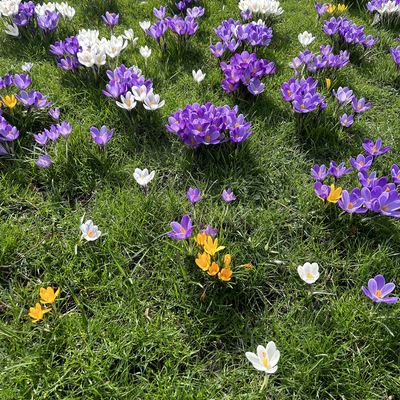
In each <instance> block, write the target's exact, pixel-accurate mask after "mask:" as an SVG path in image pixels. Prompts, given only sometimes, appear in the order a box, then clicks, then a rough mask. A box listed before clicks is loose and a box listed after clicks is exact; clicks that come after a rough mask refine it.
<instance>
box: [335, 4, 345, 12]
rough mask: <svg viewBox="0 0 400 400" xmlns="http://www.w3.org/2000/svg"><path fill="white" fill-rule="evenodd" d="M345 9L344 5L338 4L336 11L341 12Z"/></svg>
mask: <svg viewBox="0 0 400 400" xmlns="http://www.w3.org/2000/svg"><path fill="white" fill-rule="evenodd" d="M346 8H347V7H346V6H345V5H344V4H340V3H339V4H338V6H337V9H338V11H339V12H343V11H344V10H345V9H346Z"/></svg>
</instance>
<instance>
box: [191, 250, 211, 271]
mask: <svg viewBox="0 0 400 400" xmlns="http://www.w3.org/2000/svg"><path fill="white" fill-rule="evenodd" d="M197 257H198V258H196V260H195V262H196V264H197V265H198V266H199V267H200V268H201V269H202V270H203V271H207V270H208V268H210V264H211V257H210V255H209V254H207V253H203V254H200V253H198V255H197Z"/></svg>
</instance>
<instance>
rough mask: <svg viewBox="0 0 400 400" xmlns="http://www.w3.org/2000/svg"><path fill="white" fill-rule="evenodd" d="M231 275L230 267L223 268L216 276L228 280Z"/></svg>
mask: <svg viewBox="0 0 400 400" xmlns="http://www.w3.org/2000/svg"><path fill="white" fill-rule="evenodd" d="M231 276H232V270H231V269H230V268H224V269H223V270H222V271H221V272H220V273H219V274H218V278H219V279H221V281H225V282H228V281H230V280H231Z"/></svg>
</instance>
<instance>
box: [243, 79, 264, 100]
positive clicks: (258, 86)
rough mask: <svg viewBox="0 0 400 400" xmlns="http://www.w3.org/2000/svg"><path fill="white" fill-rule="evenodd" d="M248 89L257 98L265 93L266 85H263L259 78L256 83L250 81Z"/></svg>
mask: <svg viewBox="0 0 400 400" xmlns="http://www.w3.org/2000/svg"><path fill="white" fill-rule="evenodd" d="M247 89H248V91H249V92H250V93H251V94H253V95H254V96H257V95H258V94H260V93H262V92H263V91H264V84H262V83H261V81H260V80H259V79H258V78H257V79H255V80H254V81H250V84H249V86H248V87H247Z"/></svg>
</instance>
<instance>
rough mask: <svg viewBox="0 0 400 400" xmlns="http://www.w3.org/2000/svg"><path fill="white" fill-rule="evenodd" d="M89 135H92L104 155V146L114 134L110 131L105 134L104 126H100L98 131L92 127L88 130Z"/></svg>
mask: <svg viewBox="0 0 400 400" xmlns="http://www.w3.org/2000/svg"><path fill="white" fill-rule="evenodd" d="M90 134H91V135H92V138H93V140H94V141H95V142H96V143H97V144H98V145H99V146H101V147H102V149H103V153H104V146H105V145H106V144H107V142H108V141H109V140H110V139H111V138H112V135H113V134H114V130H113V129H110V132H108V133H107V128H106V126H104V125H103V126H102V127H101V129H100V132H99V130H98V129H97V128H96V127H94V126H92V127H91V128H90Z"/></svg>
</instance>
